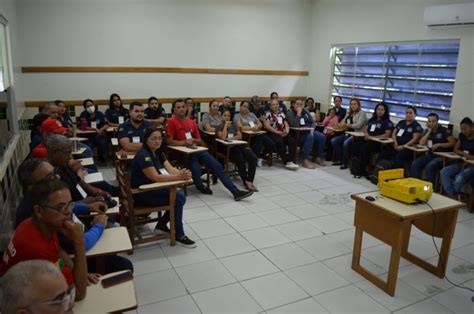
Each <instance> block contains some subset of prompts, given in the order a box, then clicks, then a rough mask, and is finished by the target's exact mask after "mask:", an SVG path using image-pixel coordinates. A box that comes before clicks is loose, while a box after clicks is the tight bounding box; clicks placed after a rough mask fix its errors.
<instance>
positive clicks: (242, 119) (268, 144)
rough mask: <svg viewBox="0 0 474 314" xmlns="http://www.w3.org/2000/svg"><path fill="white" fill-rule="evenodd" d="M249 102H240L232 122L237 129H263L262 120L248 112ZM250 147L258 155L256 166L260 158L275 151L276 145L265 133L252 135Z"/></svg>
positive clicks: (260, 162) (259, 165) (264, 157)
mask: <svg viewBox="0 0 474 314" xmlns="http://www.w3.org/2000/svg"><path fill="white" fill-rule="evenodd" d="M249 106H250V103H249V102H248V101H246V100H244V101H242V102H241V103H240V113H238V114H236V115H235V117H234V123H235V125H236V126H237V128H238V129H239V130H241V131H242V132H243V131H261V130H262V129H263V124H262V122H261V121H260V120H259V119H258V118H257V116H256V115H255V114H253V113H251V112H250V110H249ZM250 148H252V151H253V152H254V154H255V155H256V156H257V157H258V161H257V166H258V167H261V166H262V160H263V159H266V158H267V156H268V155H269V154H273V152H275V151H276V147H275V145H274V144H273V142H272V141H271V140H270V138H269V137H268V136H267V135H266V134H259V135H255V136H252V140H251V141H250Z"/></svg>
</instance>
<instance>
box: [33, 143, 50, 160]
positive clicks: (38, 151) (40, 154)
mask: <svg viewBox="0 0 474 314" xmlns="http://www.w3.org/2000/svg"><path fill="white" fill-rule="evenodd" d="M46 157H48V150H47V149H46V145H44V143H41V144H39V145H36V146H35V148H33V150H32V151H31V158H39V159H43V158H46Z"/></svg>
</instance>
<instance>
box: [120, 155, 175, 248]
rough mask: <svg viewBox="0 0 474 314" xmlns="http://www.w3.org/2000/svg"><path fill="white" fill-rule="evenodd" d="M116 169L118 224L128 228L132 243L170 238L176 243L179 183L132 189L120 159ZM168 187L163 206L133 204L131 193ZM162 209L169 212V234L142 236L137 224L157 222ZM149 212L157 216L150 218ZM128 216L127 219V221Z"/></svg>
mask: <svg viewBox="0 0 474 314" xmlns="http://www.w3.org/2000/svg"><path fill="white" fill-rule="evenodd" d="M115 165H116V167H115V168H116V171H117V181H118V183H119V188H120V201H121V204H122V207H121V217H120V225H122V226H126V227H127V229H128V233H129V236H130V241H131V242H132V245H133V246H134V247H135V245H138V244H141V243H147V242H151V241H157V240H161V239H167V238H169V239H170V245H171V246H174V245H175V244H176V228H175V220H174V219H175V218H174V204H175V200H176V192H177V188H178V186H180V184H175V183H170V184H163V185H161V186H160V187H157V188H152V189H147V190H141V189H133V190H132V188H131V187H130V175H129V173H128V171H127V169H126V167H124V164H123V163H121V162H120V161H116V163H115ZM163 188H169V189H170V198H169V203H168V205H165V206H158V207H147V206H135V204H134V200H133V195H136V194H139V193H143V192H148V191H153V190H158V189H163ZM164 211H169V212H170V234H169V235H154V234H152V235H149V236H144V235H143V234H142V233H140V231H139V230H138V228H137V227H138V226H140V225H145V224H148V223H150V222H158V220H159V219H160V218H161V214H162V212H164ZM151 213H157V214H158V217H157V218H151V217H150V214H151ZM127 218H128V221H127Z"/></svg>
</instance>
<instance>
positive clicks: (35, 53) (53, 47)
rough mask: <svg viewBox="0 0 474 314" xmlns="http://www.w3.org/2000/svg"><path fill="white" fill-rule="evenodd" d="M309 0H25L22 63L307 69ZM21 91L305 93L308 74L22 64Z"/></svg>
mask: <svg viewBox="0 0 474 314" xmlns="http://www.w3.org/2000/svg"><path fill="white" fill-rule="evenodd" d="M311 6H312V3H311V0H297V1H287V0H198V1H197V0H93V1H92V0H19V1H17V12H18V16H19V25H20V38H21V47H22V49H21V53H22V54H21V60H22V65H23V66H170V67H175V66H176V67H211V68H236V69H273V70H307V68H308V60H309V59H308V57H309V55H308V48H309V43H308V41H307V40H308V38H309V37H310V28H311V27H310V26H311ZM21 76H22V78H21V83H22V84H21V90H20V93H21V95H22V98H23V99H25V100H47V99H56V98H62V99H82V98H85V97H91V98H108V96H109V94H110V93H111V92H118V93H119V94H120V95H121V96H122V97H124V98H131V97H146V96H150V95H156V96H158V97H177V96H224V95H230V96H247V95H252V94H259V95H268V94H269V93H270V92H271V91H273V90H277V91H278V92H279V93H280V94H281V95H304V94H305V92H306V86H307V84H306V81H307V80H308V77H302V76H243V75H201V74H193V75H190V74H145V73H138V74H117V73H112V74H103V73H102V74H86V73H84V74H22V75H21Z"/></svg>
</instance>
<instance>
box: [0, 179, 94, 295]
mask: <svg viewBox="0 0 474 314" xmlns="http://www.w3.org/2000/svg"><path fill="white" fill-rule="evenodd" d="M30 193H31V194H30V198H31V201H32V205H33V216H32V218H28V219H26V220H25V221H23V222H22V223H21V224H20V225H19V226H18V228H17V229H16V230H15V233H14V234H13V237H12V239H11V241H10V243H9V245H8V247H7V248H6V250H5V252H4V254H3V260H2V261H1V264H0V276H2V275H3V274H4V273H5V272H6V271H7V270H8V269H9V268H10V267H12V266H13V265H15V264H17V263H19V262H21V261H26V260H34V259H40V260H48V261H50V262H52V263H54V264H56V266H57V267H58V268H59V269H60V270H61V271H62V273H63V275H64V278H65V279H66V281H67V283H68V285H69V286H72V285H75V290H76V300H82V299H83V298H84V297H85V296H86V288H87V262H86V253H85V246H84V236H83V228H82V225H81V224H78V223H74V222H72V220H71V216H72V206H73V205H74V203H72V202H71V193H70V192H69V189H68V187H67V185H66V184H65V183H63V182H62V181H60V180H52V181H43V182H40V183H38V184H37V185H35V186H34V187H33V188H32V189H31V191H30ZM57 231H61V233H63V234H64V235H65V236H66V237H68V238H69V239H70V240H71V242H72V243H73V246H74V253H75V254H74V255H75V257H74V261H72V260H71V258H70V257H69V256H68V254H67V253H66V252H64V251H63V250H62V249H61V247H60V246H59V241H58V236H57V234H56V233H57Z"/></svg>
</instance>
